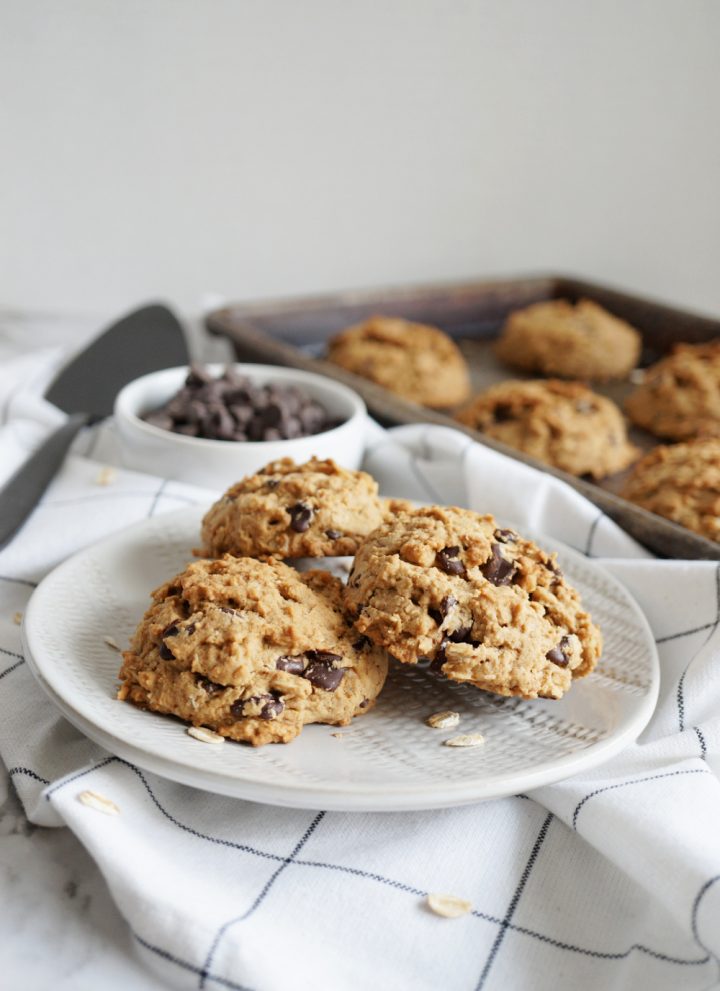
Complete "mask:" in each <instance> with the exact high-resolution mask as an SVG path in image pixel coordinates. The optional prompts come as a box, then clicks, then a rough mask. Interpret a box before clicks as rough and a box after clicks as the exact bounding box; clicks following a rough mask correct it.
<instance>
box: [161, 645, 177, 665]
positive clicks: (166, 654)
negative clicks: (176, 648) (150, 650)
mask: <svg viewBox="0 0 720 991" xmlns="http://www.w3.org/2000/svg"><path fill="white" fill-rule="evenodd" d="M160 656H161V657H162V659H163V660H164V661H174V660H175V655H174V654H173V652H172V651H171V650H170V648H169V647H166V646H165V644H164V643H161V644H160Z"/></svg>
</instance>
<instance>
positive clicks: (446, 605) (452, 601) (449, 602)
mask: <svg viewBox="0 0 720 991" xmlns="http://www.w3.org/2000/svg"><path fill="white" fill-rule="evenodd" d="M456 605H457V599H456V598H455V596H454V595H445V596H443V598H442V599H441V600H440V612H441V613H442V615H443V616H447V615H448V613H449V612H450V610H451V609H454V608H455V606H456Z"/></svg>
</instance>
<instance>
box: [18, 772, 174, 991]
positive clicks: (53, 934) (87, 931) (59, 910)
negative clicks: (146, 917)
mask: <svg viewBox="0 0 720 991" xmlns="http://www.w3.org/2000/svg"><path fill="white" fill-rule="evenodd" d="M0 891H2V898H0V931H2V934H3V936H2V941H0V947H1V949H0V970H1V972H2V978H1V979H0V984H2V987H4V988H7V989H8V991H10V989H12V991H20V989H22V991H48V989H49V988H53V989H54V991H86V989H87V991H90V989H92V991H98V989H102V991H115V989H118V991H119V989H122V991H127V989H129V988H131V989H132V991H153V989H161V988H165V987H167V985H166V984H164V983H163V982H161V981H160V980H158V979H157V978H156V977H154V976H153V975H152V974H151V973H150V972H149V971H148V970H147V969H146V968H145V967H144V965H143V964H142V963H141V962H140V960H139V959H138V958H137V957H136V955H135V950H134V944H133V941H132V939H131V938H130V934H129V932H128V928H127V925H126V923H125V921H124V920H123V918H122V916H121V915H120V913H119V912H118V910H117V909H116V908H115V905H114V903H113V901H112V898H111V897H110V893H109V891H108V889H107V886H106V884H105V881H104V879H103V877H102V875H101V873H100V871H99V870H98V868H97V866H96V864H95V863H94V861H93V860H91V858H90V857H89V856H88V854H87V853H86V852H85V850H84V848H83V847H82V845H81V844H80V843H79V842H78V840H77V839H76V838H75V836H74V835H73V833H71V832H70V830H69V829H47V828H43V827H39V826H34V825H33V824H32V823H31V822H28V820H27V818H26V816H25V814H24V812H23V810H22V806H21V804H20V802H19V800H18V797H17V795H16V793H15V790H14V788H13V786H12V784H11V783H10V782H9V779H8V776H7V773H6V771H5V769H4V768H1V767H0Z"/></svg>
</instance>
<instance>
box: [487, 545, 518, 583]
mask: <svg viewBox="0 0 720 991" xmlns="http://www.w3.org/2000/svg"><path fill="white" fill-rule="evenodd" d="M490 549H491V551H492V557H491V558H490V559H489V560H488V561H486V562H485V564H484V565H483V566H482V568H481V569H480V571H481V572H482V573H483V575H484V576H485V578H487V580H488V581H489V582H492V583H493V585H509V584H510V582H511V581H512V579H513V576H514V574H515V571H516V568H515V565H514V563H513V562H512V561H506V560H505V558H504V557H503V556H502V552H501V548H500V545H499V544H492V545H491V547H490Z"/></svg>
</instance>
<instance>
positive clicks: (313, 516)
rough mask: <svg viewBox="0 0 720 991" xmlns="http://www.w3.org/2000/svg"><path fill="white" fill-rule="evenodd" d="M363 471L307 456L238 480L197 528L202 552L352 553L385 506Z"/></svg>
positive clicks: (285, 460) (251, 554)
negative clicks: (303, 459) (306, 459)
mask: <svg viewBox="0 0 720 991" xmlns="http://www.w3.org/2000/svg"><path fill="white" fill-rule="evenodd" d="M377 492H378V487H377V482H376V481H375V479H374V478H372V477H371V476H370V475H368V474H367V473H366V472H364V471H350V470H348V469H347V468H340V467H339V466H338V465H336V464H335V462H334V461H332V460H330V459H327V460H325V461H320V460H318V459H317V458H312V459H311V460H310V461H307V462H305V463H304V464H300V465H296V464H295V463H294V461H292V460H291V459H290V458H283V459H282V460H281V461H273V462H272V463H271V464H269V465H266V466H265V467H264V468H262V469H261V470H260V471H259V472H258V473H257V474H256V475H250V476H248V477H247V478H243V479H242V481H240V482H237V483H236V484H235V485H233V486H232V487H231V488H229V489H228V491H227V492H226V493H225V495H224V496H222V497H221V498H220V499H219V500H218V501H217V502H216V503H215V504H214V505H213V506H211V507H210V509H209V510H208V512H207V513H206V515H205V518H204V519H203V523H202V531H201V534H202V540H203V551H202V553H203V555H204V556H206V557H221V556H222V555H223V554H234V555H236V556H238V557H244V556H247V557H264V556H265V555H272V556H275V557H335V556H338V557H340V556H343V555H347V554H354V553H355V551H356V549H357V546H358V543H359V542H360V540H362V538H363V537H365V536H366V535H367V534H368V533H370V531H371V530H374V529H375V527H376V526H379V525H380V523H382V520H383V516H384V514H385V501H384V500H382V499H380V498H379V497H378V494H377Z"/></svg>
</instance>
